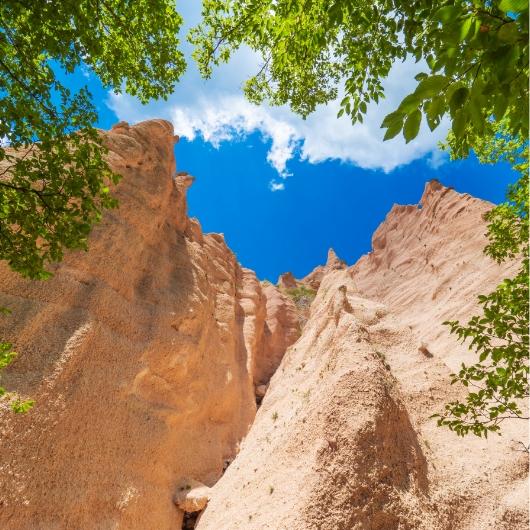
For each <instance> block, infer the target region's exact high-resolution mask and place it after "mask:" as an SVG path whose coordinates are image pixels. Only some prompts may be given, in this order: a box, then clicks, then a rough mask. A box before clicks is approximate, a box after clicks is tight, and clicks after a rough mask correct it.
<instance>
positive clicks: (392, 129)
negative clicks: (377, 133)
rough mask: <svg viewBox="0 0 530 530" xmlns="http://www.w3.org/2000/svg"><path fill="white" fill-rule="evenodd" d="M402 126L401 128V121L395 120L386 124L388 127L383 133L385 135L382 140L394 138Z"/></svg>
mask: <svg viewBox="0 0 530 530" xmlns="http://www.w3.org/2000/svg"><path fill="white" fill-rule="evenodd" d="M402 128H403V121H400V122H395V123H392V124H390V125H388V129H387V131H386V133H385V137H384V138H383V140H384V141H386V140H390V139H391V138H394V137H395V136H397V135H398V134H399V133H400V132H401V129H402Z"/></svg>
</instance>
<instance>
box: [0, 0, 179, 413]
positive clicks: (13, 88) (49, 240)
mask: <svg viewBox="0 0 530 530" xmlns="http://www.w3.org/2000/svg"><path fill="white" fill-rule="evenodd" d="M180 25H181V18H180V16H179V15H178V14H177V13H176V11H175V8H174V5H173V2H172V0H134V2H131V1H129V0H62V1H61V2H50V1H49V0H2V2H1V3H0V259H1V260H6V261H7V262H8V264H9V266H10V267H11V268H12V269H13V270H15V271H17V272H18V273H20V274H22V275H23V276H26V277H28V278H32V279H45V278H48V277H49V276H50V272H49V271H48V270H46V266H47V264H48V263H50V262H56V261H60V260H61V259H62V257H63V252H64V250H65V249H86V248H87V238H88V234H89V232H90V229H91V227H92V225H93V224H94V223H96V222H97V221H99V220H100V218H101V214H102V211H103V210H104V209H106V208H113V207H115V206H116V204H117V203H116V200H115V199H114V198H112V196H111V194H110V190H109V186H110V185H112V184H116V183H117V182H118V178H119V177H118V175H116V174H114V173H113V172H112V171H111V170H110V168H109V166H108V164H107V162H106V161H105V158H104V155H105V153H106V150H105V147H104V146H103V144H102V141H101V139H100V137H99V135H98V133H97V131H96V129H94V128H93V123H94V122H95V120H96V118H97V116H96V112H95V108H94V106H93V105H92V103H91V101H90V94H89V93H88V90H87V89H86V88H82V89H81V90H80V91H79V92H78V93H76V94H72V93H71V91H70V90H69V89H68V88H66V87H65V86H64V85H63V84H62V83H61V81H60V80H59V78H58V76H57V75H56V73H58V72H60V73H61V75H64V74H65V75H68V74H71V73H73V72H74V71H75V70H76V68H89V69H91V70H92V71H93V72H94V73H95V74H97V75H98V76H99V78H100V80H101V81H102V83H103V85H104V86H105V87H107V88H112V89H113V90H114V91H115V92H121V91H122V88H123V89H124V90H125V91H127V92H128V93H130V94H132V95H135V96H137V97H138V98H139V99H140V101H142V102H146V101H147V100H148V99H150V98H153V97H156V98H158V97H167V95H168V94H169V93H170V92H171V89H172V87H173V84H174V83H175V81H176V80H178V78H179V76H180V74H181V73H182V72H183V70H184V68H185V62H184V59H183V55H182V53H181V52H180V51H178V49H177V45H178V42H179V41H178V37H177V34H178V30H179V28H180ZM15 356H16V353H15V352H14V351H13V350H12V346H11V344H10V343H7V342H1V343H0V369H2V368H5V367H6V366H8V365H9V364H10V363H11V362H12V361H13V359H14V358H15ZM0 398H2V399H3V400H7V401H9V403H10V406H11V408H12V409H13V410H14V411H15V412H25V411H26V410H28V409H29V408H30V407H31V406H32V404H33V402H32V401H31V400H26V401H24V400H21V399H20V398H19V397H18V396H17V395H16V394H15V393H11V392H6V390H5V389H4V388H0Z"/></svg>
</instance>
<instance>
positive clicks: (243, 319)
mask: <svg viewBox="0 0 530 530" xmlns="http://www.w3.org/2000/svg"><path fill="white" fill-rule="evenodd" d="M105 139H106V143H107V145H108V147H109V149H110V153H109V160H110V163H111V165H112V166H113V168H114V169H115V170H116V171H118V172H120V173H121V174H122V175H123V179H122V181H121V183H120V184H119V186H118V187H117V189H116V195H117V197H118V199H119V201H120V207H119V209H118V210H114V211H112V212H109V213H107V214H106V215H105V218H104V221H103V222H102V223H101V224H100V225H99V226H98V227H96V229H95V230H94V232H93V234H92V235H91V239H90V244H89V246H90V251H89V252H88V253H70V254H69V255H68V256H67V258H66V259H65V261H64V262H63V263H62V264H61V265H59V266H56V267H54V269H53V270H54V273H55V275H54V277H53V278H52V279H51V280H49V281H47V282H31V281H26V280H23V279H21V278H20V277H18V276H17V275H15V274H13V273H11V272H10V271H9V270H8V268H7V267H6V266H4V265H2V267H1V270H0V305H2V306H7V307H9V308H11V310H12V315H11V316H9V317H5V318H2V319H1V321H0V333H1V336H2V337H3V338H4V339H6V340H10V341H11V342H13V343H14V345H15V348H16V350H17V351H18V352H20V356H19V358H18V359H17V361H16V362H15V363H14V364H13V365H12V366H11V367H10V368H9V369H8V370H6V371H5V373H4V374H3V383H4V384H5V386H7V387H8V388H14V389H17V390H19V391H20V392H22V393H24V394H27V395H30V396H31V397H33V398H34V399H35V400H36V406H35V408H34V409H33V410H32V411H31V412H30V413H29V414H27V415H22V416H21V415H17V416H15V415H13V414H11V413H9V412H7V413H6V411H5V410H3V411H0V414H1V416H2V417H1V418H0V446H1V452H2V459H1V462H0V474H1V476H2V480H1V481H0V505H1V508H0V527H1V528H5V529H8V528H9V529H16V530H25V529H32V530H33V529H37V528H38V529H41V528H42V529H46V530H48V529H56V528H72V529H92V528H93V529H98V530H99V529H102V530H103V529H107V528H109V529H111V528H112V529H114V528H138V529H148V528H153V529H155V528H156V529H157V530H163V529H166V528H167V529H174V528H180V526H179V525H180V521H181V520H182V515H183V512H182V510H178V509H177V508H176V506H175V504H174V503H173V498H174V495H175V493H176V490H177V489H178V483H179V481H180V480H181V479H182V478H183V477H186V478H192V479H196V480H200V481H201V482H203V483H204V484H206V485H212V484H214V483H215V481H216V480H217V479H218V478H219V476H220V475H221V473H222V470H223V464H224V462H225V461H226V460H227V459H231V458H233V456H234V455H235V453H236V451H237V446H238V443H239V441H240V440H241V438H242V437H243V436H244V435H245V434H246V433H247V431H248V428H249V426H250V424H251V423H252V420H253V418H254V415H255V412H256V402H255V395H254V382H255V381H260V382H262V383H266V382H267V381H268V377H269V375H267V374H269V373H272V372H274V370H275V368H276V366H277V364H278V363H279V361H280V360H281V355H283V352H284V351H285V348H286V345H287V342H288V341H287V342H285V341H286V339H285V337H284V336H283V335H282V337H278V336H277V335H278V334H279V333H280V332H279V331H278V330H282V331H283V330H284V329H285V326H286V324H285V322H283V321H282V315H283V313H282V311H281V310H280V309H279V306H281V303H282V299H283V297H282V295H281V293H279V292H278V291H277V289H276V288H270V289H268V290H267V293H270V295H271V296H272V300H269V299H268V298H267V293H264V292H263V291H262V289H261V286H260V283H259V282H258V281H257V280H256V278H255V274H254V273H253V272H252V271H249V270H245V269H242V268H241V267H240V266H239V264H238V263H237V261H236V259H235V257H234V255H233V253H232V252H231V251H230V250H229V249H228V248H227V246H226V244H225V242H224V238H223V237H222V235H219V234H204V235H203V234H202V231H201V229H200V225H199V223H198V222H197V221H196V220H190V219H189V218H188V216H187V212H186V198H185V193H186V189H187V188H188V187H189V186H190V185H191V183H192V181H193V178H192V177H191V176H189V175H187V174H186V173H183V172H179V173H177V174H175V159H174V151H173V145H174V141H175V138H174V135H173V129H172V126H171V125H170V124H169V123H168V122H164V121H161V120H154V121H149V122H143V123H140V124H138V125H135V126H131V127H129V125H128V124H126V123H124V122H123V123H120V124H118V125H117V126H115V127H114V128H113V130H112V131H110V132H108V133H105ZM268 305H270V306H271V310H270V311H271V313H269V312H268V310H267V306H268ZM269 327H270V328H271V329H272V331H271V330H269ZM296 333H297V331H296ZM291 336H292V338H291V342H293V341H294V340H296V338H298V335H297V334H296V335H295V336H294V335H292V334H291ZM269 337H270V341H269ZM279 348H280V349H281V348H283V351H279ZM269 353H270V354H271V355H272V356H273V359H272V360H270V359H263V358H261V357H260V356H262V355H268V354H269ZM254 370H258V371H257V372H256V373H255V372H254Z"/></svg>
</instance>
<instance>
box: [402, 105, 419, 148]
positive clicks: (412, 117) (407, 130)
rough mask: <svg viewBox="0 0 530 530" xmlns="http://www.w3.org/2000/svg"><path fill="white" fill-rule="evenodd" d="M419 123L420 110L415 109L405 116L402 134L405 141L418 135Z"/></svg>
mask: <svg viewBox="0 0 530 530" xmlns="http://www.w3.org/2000/svg"><path fill="white" fill-rule="evenodd" d="M420 124H421V112H420V111H419V110H415V111H414V112H412V113H411V114H409V115H408V116H407V119H406V120H405V124H404V125H403V136H404V137H405V140H406V142H407V143H409V142H410V141H411V140H413V139H414V138H416V136H418V132H419V130H420Z"/></svg>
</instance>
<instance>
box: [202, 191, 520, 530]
mask: <svg viewBox="0 0 530 530" xmlns="http://www.w3.org/2000/svg"><path fill="white" fill-rule="evenodd" d="M489 208H491V204H488V203H486V202H484V201H481V200H478V199H474V198H472V197H470V196H469V195H462V194H458V193H456V192H455V191H453V190H450V189H447V188H444V187H442V186H441V185H440V184H438V183H437V182H431V183H429V184H427V186H426V189H425V193H424V195H423V197H422V200H421V203H420V205H418V206H395V207H394V208H393V209H392V211H391V212H390V213H389V214H388V216H387V219H386V220H385V222H384V223H383V224H382V225H381V226H380V227H379V229H378V230H377V231H376V233H375V234H374V238H373V250H372V252H370V253H369V254H368V255H367V256H364V257H363V258H361V259H360V260H359V262H358V263H357V264H356V265H355V266H353V267H351V268H349V269H348V270H340V269H344V268H343V267H340V268H338V269H339V270H334V269H331V270H329V271H326V272H322V268H320V269H318V268H317V269H316V271H317V273H318V274H319V275H320V277H319V278H318V279H319V286H320V287H319V290H318V294H317V297H316V299H315V300H314V302H313V304H312V305H311V314H310V318H309V320H308V322H307V324H306V326H305V327H304V329H303V332H302V336H301V337H300V339H299V340H298V341H297V342H296V343H295V344H294V345H293V346H291V347H290V348H289V349H288V350H287V353H286V354H285V356H284V357H283V360H282V363H281V364H280V366H279V368H278V370H277V371H276V373H275V375H274V376H273V378H272V380H271V382H270V385H269V389H268V391H267V394H266V396H265V398H264V400H263V404H262V406H261V408H260V410H259V411H258V414H257V416H256V420H255V422H254V424H253V426H252V428H251V430H250V432H249V434H248V435H247V437H246V439H245V440H244V442H243V443H242V446H241V451H240V453H239V455H238V456H237V458H236V459H235V461H234V462H233V464H232V466H231V467H230V468H229V469H228V471H227V473H226V474H225V475H224V476H223V477H222V478H221V480H220V481H219V482H218V483H217V484H216V485H215V486H214V488H213V490H212V497H211V500H210V503H209V505H208V508H207V509H206V510H205V512H204V514H203V515H202V517H201V519H200V521H199V525H198V528H199V529H201V530H206V529H208V530H217V529H218V528H242V529H243V528H244V529H256V530H257V529H266V528H269V529H271V530H272V529H274V530H280V529H281V530H284V529H285V530H287V529H289V530H291V529H300V530H302V529H304V530H305V529H326V530H327V529H329V530H335V529H344V530H346V529H359V530H360V529H381V530H391V529H396V528H400V529H405V528H410V529H425V530H438V529H440V530H441V529H444V530H455V529H458V530H464V529H465V530H471V529H473V530H482V529H491V530H493V529H495V530H497V529H501V530H508V529H517V530H519V529H521V530H522V529H526V528H528V458H527V455H525V454H524V453H522V452H520V451H518V441H526V439H527V432H526V431H527V428H528V426H527V424H526V422H517V421H516V422H511V423H510V424H505V425H503V427H504V429H505V430H504V434H503V436H502V437H498V436H494V437H492V438H491V439H489V440H487V441H486V440H481V439H477V438H475V437H467V438H465V439H461V438H458V437H457V436H455V435H454V434H452V433H451V432H449V431H448V430H444V429H440V428H438V427H436V425H435V422H434V420H432V419H431V418H430V416H431V415H432V414H433V413H436V412H440V411H441V410H443V405H444V404H445V403H446V402H447V401H448V400H450V399H452V398H455V397H463V396H464V393H463V392H462V389H460V388H457V387H453V386H451V385H450V384H449V381H450V378H449V374H450V373H451V372H452V371H453V370H454V369H456V368H457V367H458V366H459V364H460V362H462V360H471V359H472V358H473V357H472V355H471V356H470V354H469V352H468V351H467V348H465V347H462V346H461V345H459V344H457V343H456V341H455V340H454V338H453V337H452V336H450V335H449V334H448V332H447V329H446V328H445V327H444V326H442V324H441V323H442V322H443V321H444V320H446V319H448V318H451V319H454V318H459V319H462V320H464V321H465V319H466V318H469V317H470V316H472V315H473V314H474V312H475V311H476V310H477V304H476V295H477V294H478V293H485V292H488V291H490V290H492V289H493V288H494V287H495V286H496V284H497V283H498V282H499V281H500V280H501V279H502V278H504V277H507V276H510V275H511V274H513V273H514V272H515V269H514V267H513V266H511V265H504V266H502V267H501V266H498V265H496V264H494V263H493V262H492V261H491V260H490V259H489V258H487V257H486V256H484V254H483V252H482V250H483V248H484V246H485V243H486V240H485V237H484V233H485V231H486V230H485V223H484V221H483V219H482V215H483V214H484V212H486V211H487V210H488V209H489ZM309 278H310V279H311V275H310V276H309ZM313 278H314V275H313ZM307 281H308V280H307V278H306V279H304V280H301V282H307ZM313 285H316V284H313ZM236 499H237V503H236V502H234V501H235V500H236Z"/></svg>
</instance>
